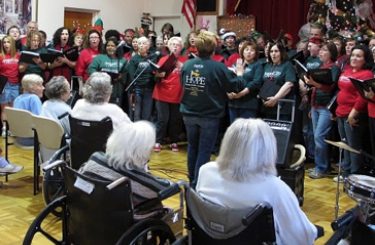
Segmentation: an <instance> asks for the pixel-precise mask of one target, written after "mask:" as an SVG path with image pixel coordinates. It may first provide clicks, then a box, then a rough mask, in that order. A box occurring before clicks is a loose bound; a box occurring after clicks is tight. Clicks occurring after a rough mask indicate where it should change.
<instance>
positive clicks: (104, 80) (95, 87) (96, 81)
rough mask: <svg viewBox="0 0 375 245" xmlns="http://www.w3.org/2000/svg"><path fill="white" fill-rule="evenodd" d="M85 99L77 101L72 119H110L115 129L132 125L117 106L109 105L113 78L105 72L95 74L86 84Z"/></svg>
mask: <svg viewBox="0 0 375 245" xmlns="http://www.w3.org/2000/svg"><path fill="white" fill-rule="evenodd" d="M82 93H83V99H80V100H78V101H77V103H76V104H75V106H74V107H73V110H72V114H71V115H72V117H74V118H78V119H83V120H92V121H100V120H102V119H104V118H105V117H110V118H111V120H112V123H113V128H117V127H118V126H119V125H120V124H123V123H130V122H131V121H130V119H129V117H128V115H127V114H126V113H125V112H124V111H123V110H122V109H121V108H120V107H119V106H117V105H115V104H111V103H108V102H109V99H110V97H111V94H112V85H111V77H110V76H109V75H108V74H107V73H104V72H94V73H92V74H91V76H90V77H89V79H88V80H87V81H86V82H85V84H84V86H83V88H82Z"/></svg>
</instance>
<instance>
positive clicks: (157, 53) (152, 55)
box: [147, 50, 161, 60]
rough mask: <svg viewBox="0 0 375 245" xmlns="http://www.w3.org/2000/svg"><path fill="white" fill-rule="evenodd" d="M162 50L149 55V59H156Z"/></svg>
mask: <svg viewBox="0 0 375 245" xmlns="http://www.w3.org/2000/svg"><path fill="white" fill-rule="evenodd" d="M160 54H161V53H160V51H158V50H157V51H155V52H154V53H152V54H150V55H149V56H147V60H153V59H156V58H158V57H159V56H160Z"/></svg>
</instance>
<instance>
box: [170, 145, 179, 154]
mask: <svg viewBox="0 0 375 245" xmlns="http://www.w3.org/2000/svg"><path fill="white" fill-rule="evenodd" d="M169 147H170V148H171V150H172V151H173V152H178V145H177V144H176V143H173V144H171V145H170V146H169Z"/></svg>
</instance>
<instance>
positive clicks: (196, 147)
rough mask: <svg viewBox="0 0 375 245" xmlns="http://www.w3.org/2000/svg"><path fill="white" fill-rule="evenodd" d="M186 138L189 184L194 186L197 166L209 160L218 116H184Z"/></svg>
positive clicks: (197, 172) (215, 136) (217, 127)
mask: <svg viewBox="0 0 375 245" xmlns="http://www.w3.org/2000/svg"><path fill="white" fill-rule="evenodd" d="M183 119H184V123H185V127H186V134H187V140H188V154H187V155H188V156H187V158H188V160H187V161H188V171H189V180H190V185H191V186H192V187H193V188H195V185H196V183H197V180H198V174H199V168H200V167H201V166H202V165H203V164H205V163H207V162H209V161H210V157H211V152H212V150H213V148H214V145H215V142H216V138H217V134H218V131H219V123H220V119H219V118H204V117H203V118H201V117H191V116H184V117H183Z"/></svg>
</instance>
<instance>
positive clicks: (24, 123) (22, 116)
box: [5, 107, 39, 195]
mask: <svg viewBox="0 0 375 245" xmlns="http://www.w3.org/2000/svg"><path fill="white" fill-rule="evenodd" d="M5 114H6V115H7V120H5V124H6V133H5V159H6V160H7V161H9V157H8V156H9V146H10V145H15V146H16V147H18V148H21V149H25V150H32V149H34V175H33V176H34V195H36V193H37V191H38V188H39V187H38V152H37V149H36V148H35V147H34V146H35V141H34V145H33V146H23V145H20V144H18V143H17V141H14V142H9V131H10V132H11V133H12V135H13V136H14V137H20V138H33V137H34V132H33V115H32V114H31V112H29V111H26V110H22V109H16V108H12V107H5ZM5 180H6V181H8V175H7V174H6V175H5Z"/></svg>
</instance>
